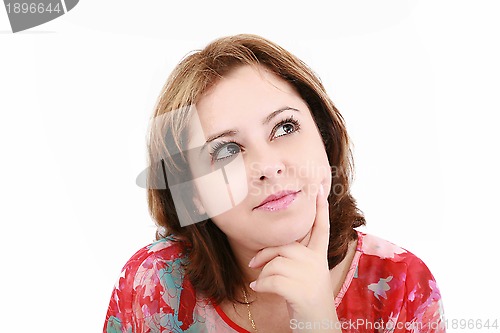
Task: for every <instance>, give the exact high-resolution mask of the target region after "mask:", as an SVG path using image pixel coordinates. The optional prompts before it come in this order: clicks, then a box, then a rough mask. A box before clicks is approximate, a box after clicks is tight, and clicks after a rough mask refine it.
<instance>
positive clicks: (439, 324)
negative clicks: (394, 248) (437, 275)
mask: <svg viewBox="0 0 500 333" xmlns="http://www.w3.org/2000/svg"><path fill="white" fill-rule="evenodd" d="M405 287H406V292H405V299H404V304H403V307H404V308H406V322H405V332H421V333H427V332H429V333H430V332H432V333H443V332H446V328H445V323H444V319H443V316H444V312H443V306H442V300H441V293H440V292H439V288H438V286H437V284H436V280H435V279H434V276H433V275H432V273H431V272H430V271H429V269H428V268H427V266H426V265H425V264H424V263H423V262H422V261H421V260H420V259H419V258H417V257H414V258H413V260H412V261H411V262H410V263H409V265H408V270H407V277H406V284H405Z"/></svg>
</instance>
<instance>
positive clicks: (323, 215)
mask: <svg viewBox="0 0 500 333" xmlns="http://www.w3.org/2000/svg"><path fill="white" fill-rule="evenodd" d="M329 240H330V216H329V213H328V200H327V195H326V193H325V191H324V187H323V184H320V190H319V191H318V196H317V197H316V218H315V219H314V224H313V227H312V231H311V238H310V239H309V244H307V247H308V248H309V249H311V250H313V251H314V252H317V253H321V255H323V254H325V255H326V253H328V243H329Z"/></svg>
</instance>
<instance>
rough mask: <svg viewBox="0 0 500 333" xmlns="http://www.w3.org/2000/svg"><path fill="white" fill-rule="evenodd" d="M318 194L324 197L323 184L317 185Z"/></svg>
mask: <svg viewBox="0 0 500 333" xmlns="http://www.w3.org/2000/svg"><path fill="white" fill-rule="evenodd" d="M319 194H321V195H324V194H325V189H324V188H323V184H319Z"/></svg>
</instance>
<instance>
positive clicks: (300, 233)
mask: <svg viewBox="0 0 500 333" xmlns="http://www.w3.org/2000/svg"><path fill="white" fill-rule="evenodd" d="M311 227H312V226H311V225H309V226H308V225H302V226H295V227H294V228H290V227H288V228H284V229H282V230H276V231H275V232H274V233H273V236H274V237H272V240H271V243H272V244H274V245H272V246H281V245H286V244H290V243H293V242H301V241H303V240H304V239H305V238H306V237H308V234H309V232H310V231H311Z"/></svg>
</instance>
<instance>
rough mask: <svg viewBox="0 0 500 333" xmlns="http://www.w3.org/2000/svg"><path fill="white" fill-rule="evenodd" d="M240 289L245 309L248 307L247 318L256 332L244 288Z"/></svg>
mask: <svg viewBox="0 0 500 333" xmlns="http://www.w3.org/2000/svg"><path fill="white" fill-rule="evenodd" d="M242 290H243V298H244V299H245V304H246V305H247V309H248V320H250V324H251V325H252V328H253V330H254V331H255V332H258V331H257V326H255V322H254V321H253V318H252V312H251V311H250V303H249V302H248V298H247V293H246V291H245V288H242Z"/></svg>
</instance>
